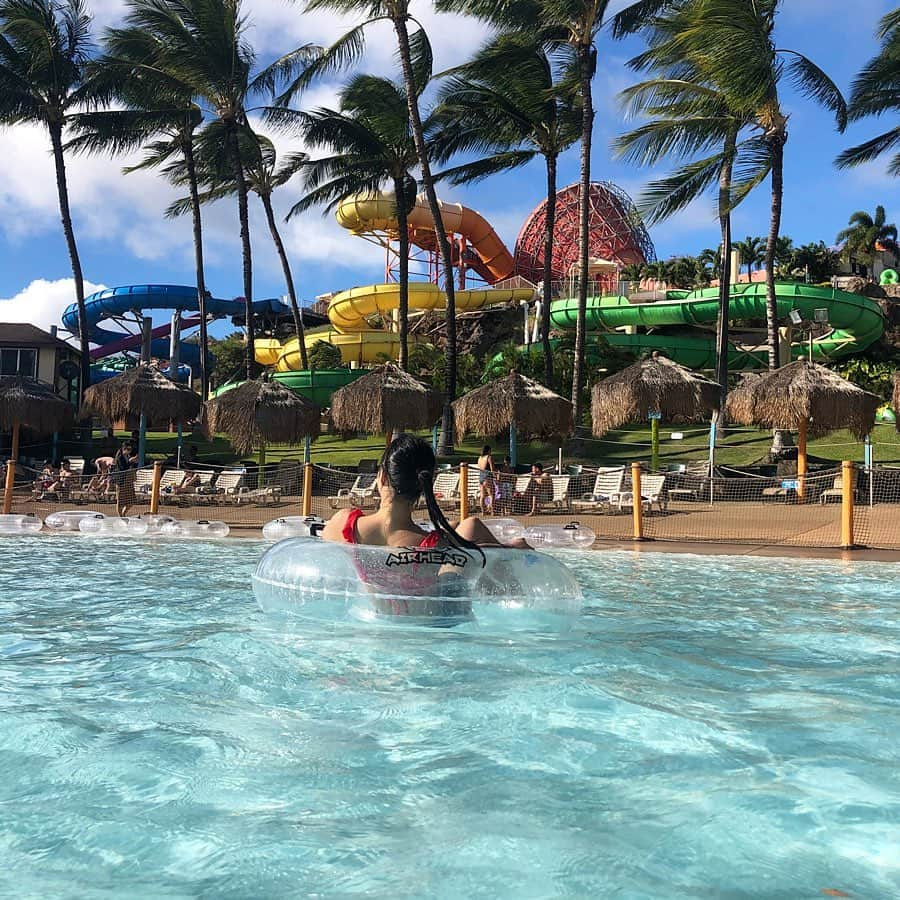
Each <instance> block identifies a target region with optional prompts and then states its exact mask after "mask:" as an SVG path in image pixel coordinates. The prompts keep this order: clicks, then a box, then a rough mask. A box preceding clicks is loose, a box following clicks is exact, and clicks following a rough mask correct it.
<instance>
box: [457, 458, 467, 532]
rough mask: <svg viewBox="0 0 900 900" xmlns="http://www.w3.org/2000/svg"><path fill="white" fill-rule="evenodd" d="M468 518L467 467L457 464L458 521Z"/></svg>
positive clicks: (464, 464) (463, 464)
mask: <svg viewBox="0 0 900 900" xmlns="http://www.w3.org/2000/svg"><path fill="white" fill-rule="evenodd" d="M468 517H469V466H468V465H467V464H466V463H460V464H459V521H460V522H462V521H463V519H467V518H468Z"/></svg>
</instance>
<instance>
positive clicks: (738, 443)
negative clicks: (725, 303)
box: [116, 425, 900, 466]
mask: <svg viewBox="0 0 900 900" xmlns="http://www.w3.org/2000/svg"><path fill="white" fill-rule="evenodd" d="M673 433H681V434H683V435H684V437H683V439H681V440H673V439H672V434H673ZM116 437H117V438H120V439H121V438H125V437H127V435H126V434H125V433H124V432H121V433H117V435H116ZM423 437H426V438H430V435H426V434H423ZM192 443H193V444H196V445H197V447H198V450H199V453H200V457H201V459H206V460H209V461H211V462H216V463H221V464H228V463H233V462H237V461H238V460H240V459H247V458H253V459H258V456H252V457H240V456H238V455H237V454H235V453H234V451H233V450H232V448H231V446H230V444H229V443H228V442H227V440H225V439H224V438H221V437H217V438H216V439H215V440H214V441H207V440H206V439H205V438H203V437H202V436H199V435H197V436H189V435H185V438H184V444H185V447H187V446H188V445H189V444H192ZM483 443H484V442H483V441H482V440H481V439H480V438H469V439H467V440H465V441H463V442H462V444H461V445H459V446H458V447H457V451H456V453H455V454H454V455H453V456H452V457H450V458H448V459H447V460H446V461H448V462H459V461H460V460H465V459H473V458H474V457H476V456H477V455H478V454H479V452H480V450H481V446H482V444H483ZM708 443H709V432H708V429H706V428H697V427H688V426H684V427H681V426H675V427H669V426H663V427H662V428H661V429H660V461H661V464H662V465H667V464H673V463H681V462H686V461H687V460H691V459H704V458H705V457H706V455H707V448H708ZM770 443H771V435H770V434H769V432H766V431H756V430H753V429H735V430H733V431H729V432H728V433H727V434H726V435H725V437H724V438H722V439H721V440H720V443H719V446H718V448H717V450H716V461H717V462H718V463H719V464H721V465H749V464H752V463H755V462H758V461H759V460H761V459H762V458H763V457H764V456H765V455H766V452H767V451H768V448H769V445H770ZM492 444H493V447H494V452H495V456H497V457H502V456H503V455H504V454H505V453H506V452H507V448H506V445H505V444H504V443H503V442H501V441H497V440H495V441H493V442H492ZM873 444H874V448H875V450H874V453H875V461H876V462H879V463H894V464H896V463H900V434H898V433H897V432H896V430H895V429H894V426H893V425H877V426H876V427H875V431H874V432H873ZM175 446H176V437H175V435H174V434H169V433H168V432H150V433H148V435H147V452H148V455H149V456H150V457H151V458H163V457H166V456H169V455H171V454H174V452H175ZM518 449H519V453H518V456H519V463H520V464H521V463H530V462H532V461H540V462H543V463H544V464H545V465H551V464H554V463H555V462H556V459H557V453H558V445H556V444H542V443H534V444H522V443H520V444H519V448H518ZM383 450H384V439H383V438H381V437H364V438H356V439H352V440H348V441H343V440H341V439H340V438H339V437H335V436H332V435H323V436H322V437H320V438H319V439H318V440H317V441H315V442H314V443H313V445H312V459H313V462H315V463H320V464H324V465H340V466H355V465H356V464H357V463H358V462H359V461H360V459H377V458H378V457H379V456H380V455H381V453H382V451H383ZM809 452H810V455H811V456H812V457H814V458H819V459H823V460H841V459H851V460H854V461H856V462H862V461H863V445H862V444H861V443H859V442H857V441H856V440H854V438H853V436H852V435H851V434H850V433H849V432H847V431H836V432H834V433H832V434H830V435H827V436H825V437H824V438H819V439H816V440H811V441H810V442H809ZM563 456H564V459H565V461H566V462H567V463H576V462H582V463H590V464H595V465H596V464H598V463H600V464H605V463H608V464H611V465H617V464H622V463H629V462H632V461H634V460H641V461H648V460H649V458H650V429H649V427H648V426H633V427H630V428H625V429H621V430H617V431H615V432H611V433H609V434H607V435H605V436H604V437H603V438H602V439H600V440H597V439H591V440H585V441H581V442H580V443H579V445H572V444H571V442H570V445H569V446H566V447H564V448H563ZM281 459H295V460H302V459H303V448H302V447H285V446H279V445H273V446H271V447H269V448H268V449H267V452H266V460H267V462H270V463H272V462H277V461H279V460H281Z"/></svg>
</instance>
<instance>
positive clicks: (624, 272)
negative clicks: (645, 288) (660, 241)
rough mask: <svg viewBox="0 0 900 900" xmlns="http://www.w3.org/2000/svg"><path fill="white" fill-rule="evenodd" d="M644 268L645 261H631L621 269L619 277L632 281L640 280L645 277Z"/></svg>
mask: <svg viewBox="0 0 900 900" xmlns="http://www.w3.org/2000/svg"><path fill="white" fill-rule="evenodd" d="M644 268H645V266H644V263H629V264H628V265H627V266H622V268H621V269H619V278H621V279H622V281H628V282H631V283H635V282H639V281H641V279H643V278H644V277H645V275H644Z"/></svg>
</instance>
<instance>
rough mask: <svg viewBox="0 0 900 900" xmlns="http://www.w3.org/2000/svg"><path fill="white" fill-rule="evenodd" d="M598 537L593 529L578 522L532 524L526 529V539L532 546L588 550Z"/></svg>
mask: <svg viewBox="0 0 900 900" xmlns="http://www.w3.org/2000/svg"><path fill="white" fill-rule="evenodd" d="M596 539H597V535H596V534H594V531H593V529H591V528H587V527H585V526H584V525H580V524H579V523H578V522H570V523H569V524H568V525H532V526H530V527H529V528H526V529H525V540H526V541H528V543H529V544H531V546H532V547H559V548H560V549H566V548H568V549H570V550H571V549H574V548H579V549H582V550H587V549H589V548H590V547H592V546H593V545H594V541H595V540H596Z"/></svg>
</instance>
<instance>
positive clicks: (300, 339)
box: [259, 191, 309, 369]
mask: <svg viewBox="0 0 900 900" xmlns="http://www.w3.org/2000/svg"><path fill="white" fill-rule="evenodd" d="M259 199H260V200H262V205H263V209H264V210H265V211H266V221H267V222H268V223H269V233H270V234H271V235H272V242H273V243H274V244H275V249H276V250H277V251H278V258H279V259H280V260H281V271H282V272H283V273H284V283H285V284H286V285H287V291H288V299H289V300H290V302H291V315H292V316H293V317H294V331H296V333H297V343H298V345H299V348H300V365H302V366H303V368H304V369H309V358H308V357H307V355H306V335H305V334H304V332H303V318H302V317H301V315H300V306H299V304H298V303H297V291H296V290H295V289H294V276H293V274H292V273H291V264H290V262H288V258H287V253H286V252H285V249H284V241H282V240H281V233H280V232H279V231H278V223H277V222H276V221H275V210H274V209H273V208H272V195H271V194H268V193H266V192H265V191H264V192H263V193H261V194H260V195H259Z"/></svg>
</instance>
